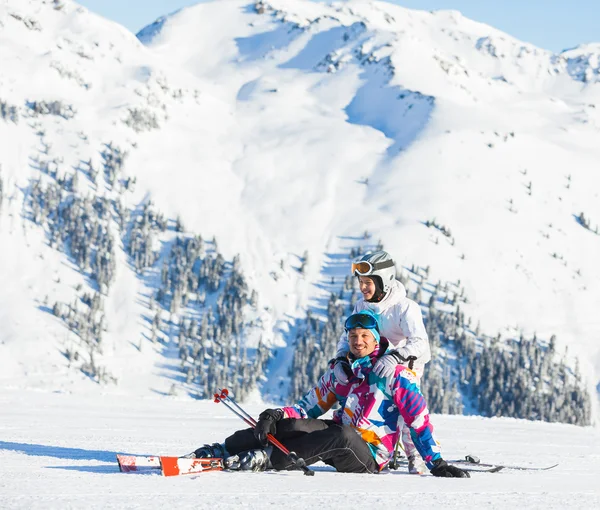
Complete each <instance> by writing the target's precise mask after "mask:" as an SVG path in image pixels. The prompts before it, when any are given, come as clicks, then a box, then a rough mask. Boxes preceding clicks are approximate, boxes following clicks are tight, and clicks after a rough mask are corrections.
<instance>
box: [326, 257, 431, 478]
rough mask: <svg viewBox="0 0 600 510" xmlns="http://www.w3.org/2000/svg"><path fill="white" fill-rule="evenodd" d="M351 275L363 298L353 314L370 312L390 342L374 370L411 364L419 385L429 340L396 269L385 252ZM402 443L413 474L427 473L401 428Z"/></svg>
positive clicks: (340, 363)
mask: <svg viewBox="0 0 600 510" xmlns="http://www.w3.org/2000/svg"><path fill="white" fill-rule="evenodd" d="M352 274H354V276H356V277H357V278H358V284H359V288H360V292H361V294H362V297H361V298H359V299H358V301H357V302H356V304H355V305H354V312H353V313H357V312H361V311H363V310H369V311H370V312H372V313H373V314H375V315H376V317H377V318H378V320H379V324H380V327H381V334H382V335H383V336H384V337H386V338H387V339H388V340H389V342H390V348H389V350H388V351H387V352H386V353H385V354H384V355H382V356H381V357H380V358H379V359H378V360H377V361H376V363H375V366H374V368H373V370H374V371H375V373H376V374H377V375H379V376H381V377H388V376H390V375H392V374H393V373H394V372H395V370H396V367H397V365H398V364H404V365H408V364H409V361H413V363H414V364H413V365H412V366H411V367H410V368H411V369H412V371H413V372H414V375H415V378H416V383H417V385H419V384H420V381H421V377H422V376H423V370H424V367H425V363H427V362H428V361H429V360H431V351H430V349H429V339H428V337H427V331H426V330H425V325H424V324H423V317H422V315H421V308H420V307H419V304H418V303H415V302H414V301H413V300H411V299H409V298H408V297H407V296H406V289H405V288H404V285H402V283H400V282H399V281H398V280H396V266H395V264H394V261H393V260H392V258H391V257H390V255H389V254H388V253H387V252H385V251H377V252H375V253H371V254H369V255H365V256H363V257H362V258H361V259H360V261H358V262H356V263H354V264H352ZM348 352H349V346H348V338H347V335H346V334H345V333H344V334H343V335H342V337H341V338H340V342H339V343H338V350H337V354H336V358H335V367H334V371H335V374H336V376H337V379H338V381H340V382H341V383H344V381H347V380H348V374H350V365H349V361H348ZM401 439H402V444H403V447H404V451H405V453H406V456H407V458H408V470H409V472H410V473H413V474H422V473H424V472H425V469H426V468H425V465H424V464H423V462H422V461H421V459H420V456H419V454H418V451H417V448H416V447H415V445H414V444H413V441H412V437H411V434H410V428H409V427H408V426H407V425H406V424H405V425H404V426H403V428H402V435H401Z"/></svg>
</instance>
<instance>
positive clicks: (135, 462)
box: [117, 455, 160, 473]
mask: <svg viewBox="0 0 600 510" xmlns="http://www.w3.org/2000/svg"><path fill="white" fill-rule="evenodd" d="M117 462H118V463H119V469H120V470H121V472H122V473H130V472H132V471H137V472H143V471H152V470H159V469H160V457H158V456H155V455H154V456H151V455H117Z"/></svg>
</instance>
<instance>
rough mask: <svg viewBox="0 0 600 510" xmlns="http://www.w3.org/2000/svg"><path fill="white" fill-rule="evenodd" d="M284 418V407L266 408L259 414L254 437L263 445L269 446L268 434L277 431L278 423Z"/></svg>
mask: <svg viewBox="0 0 600 510" xmlns="http://www.w3.org/2000/svg"><path fill="white" fill-rule="evenodd" d="M282 418H283V409H265V410H264V411H263V412H262V413H260V415H259V416H258V423H257V424H256V427H254V437H255V438H256V439H257V440H258V442H259V443H260V444H261V445H262V446H267V442H268V441H267V435H268V434H275V433H276V432H277V425H276V423H277V422H278V421H279V420H281V419H282Z"/></svg>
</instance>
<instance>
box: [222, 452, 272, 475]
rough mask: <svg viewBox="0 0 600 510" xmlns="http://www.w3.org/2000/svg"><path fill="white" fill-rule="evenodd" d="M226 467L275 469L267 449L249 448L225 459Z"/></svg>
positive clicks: (238, 469)
mask: <svg viewBox="0 0 600 510" xmlns="http://www.w3.org/2000/svg"><path fill="white" fill-rule="evenodd" d="M225 469H232V470H234V471H266V470H267V469H273V466H271V459H269V455H268V454H267V452H266V451H265V450H249V451H247V452H242V453H240V454H238V455H232V456H231V457H227V458H226V459H225Z"/></svg>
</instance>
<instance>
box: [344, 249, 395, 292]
mask: <svg viewBox="0 0 600 510" xmlns="http://www.w3.org/2000/svg"><path fill="white" fill-rule="evenodd" d="M352 274H354V275H355V276H369V277H373V276H378V277H379V278H381V290H382V291H383V292H384V293H386V294H387V293H388V292H389V290H390V289H391V288H392V283H393V281H394V280H395V279H396V265H395V264H394V261H393V260H392V257H390V254H389V253H388V252H387V251H383V250H381V251H376V252H374V253H369V254H368V255H364V256H363V257H362V258H361V259H360V260H359V261H358V262H355V263H354V264H352Z"/></svg>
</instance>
